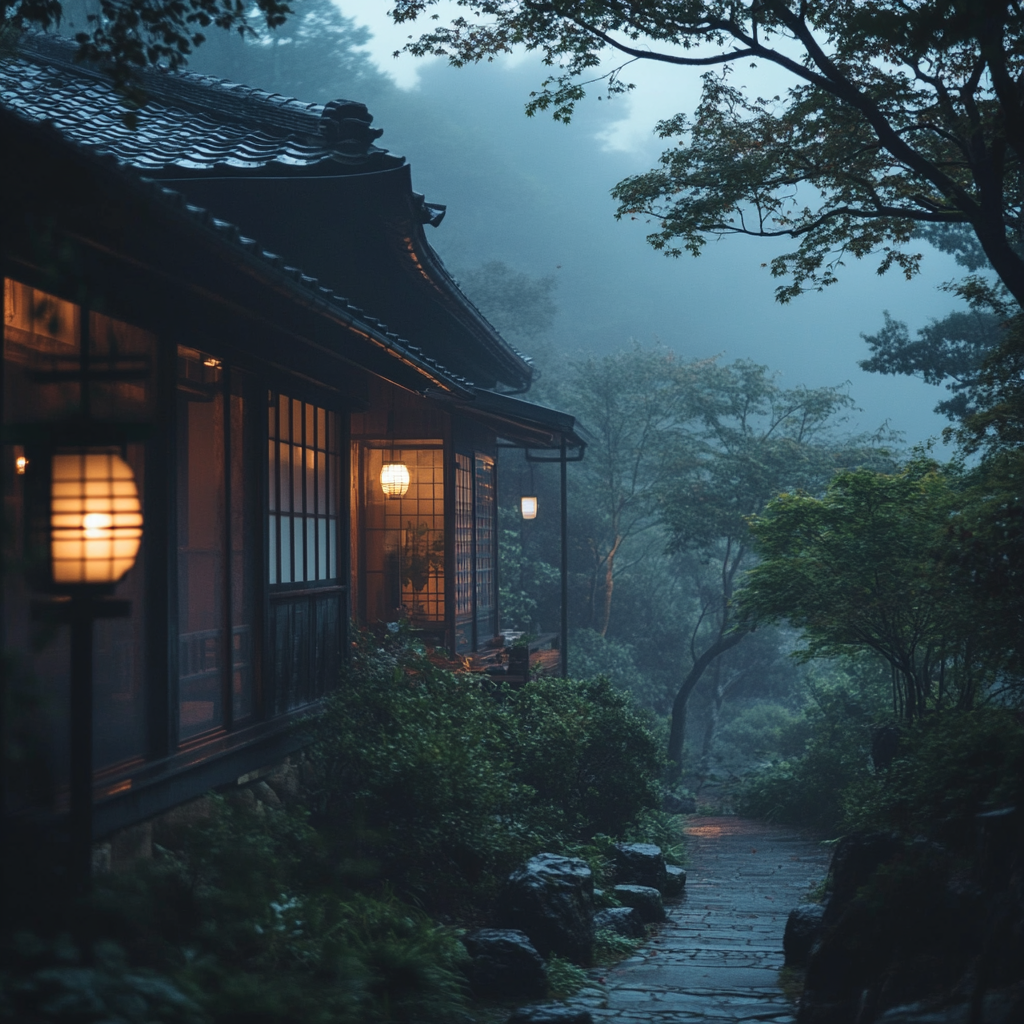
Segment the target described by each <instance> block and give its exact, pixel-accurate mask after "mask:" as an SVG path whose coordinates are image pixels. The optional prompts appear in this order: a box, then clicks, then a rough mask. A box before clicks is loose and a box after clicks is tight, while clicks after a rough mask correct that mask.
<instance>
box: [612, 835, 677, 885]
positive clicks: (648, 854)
mask: <svg viewBox="0 0 1024 1024" xmlns="http://www.w3.org/2000/svg"><path fill="white" fill-rule="evenodd" d="M612 856H613V857H614V858H615V880H616V881H617V882H619V883H620V884H622V885H646V886H649V887H650V888H651V889H657V890H658V892H662V893H663V892H664V891H665V856H664V854H663V853H662V852H661V847H660V846H654V845H653V844H652V843H616V844H615V845H614V846H613V847H612Z"/></svg>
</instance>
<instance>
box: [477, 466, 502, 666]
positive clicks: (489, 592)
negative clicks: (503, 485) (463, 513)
mask: <svg viewBox="0 0 1024 1024" xmlns="http://www.w3.org/2000/svg"><path fill="white" fill-rule="evenodd" d="M474 462H475V464H476V478H475V485H476V486H475V493H474V495H473V497H474V501H473V517H474V524H475V533H476V536H475V538H474V541H475V545H476V564H475V567H474V568H475V570H476V572H475V575H476V642H477V645H478V646H479V644H481V643H482V642H483V641H484V640H489V639H490V638H491V637H493V636H494V635H495V634H496V633H497V632H498V624H497V621H496V618H495V613H496V611H497V607H496V602H495V590H496V587H495V564H496V562H497V551H496V543H495V522H494V518H495V501H494V459H492V458H489V457H488V456H486V455H477V456H476V457H475V459H474Z"/></svg>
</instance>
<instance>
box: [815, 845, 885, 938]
mask: <svg viewBox="0 0 1024 1024" xmlns="http://www.w3.org/2000/svg"><path fill="white" fill-rule="evenodd" d="M899 848H900V844H899V840H898V839H897V837H896V836H895V835H893V834H892V833H891V832H866V833H865V832H855V833H853V834H851V835H848V836H844V837H843V838H842V839H840V840H839V843H838V844H837V845H836V848H835V852H834V853H833V854H832V863H831V865H830V866H829V889H830V896H829V901H828V906H827V907H826V909H825V923H826V924H829V925H830V924H832V923H833V922H834V921H836V920H838V919H839V917H840V915H841V914H842V913H843V911H844V910H845V909H846V908H847V906H848V905H849V904H850V901H851V900H852V899H853V897H854V896H856V895H857V890H858V889H860V888H861V886H863V885H866V884H867V882H868V880H869V879H870V878H871V876H872V875H873V874H874V873H875V872H876V871H877V870H878V868H879V867H880V866H881V865H882V864H885V863H887V862H888V861H890V860H891V859H892V858H893V857H894V856H895V855H896V853H897V851H898V850H899Z"/></svg>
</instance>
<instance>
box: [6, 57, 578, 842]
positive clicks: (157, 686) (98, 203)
mask: <svg viewBox="0 0 1024 1024" xmlns="http://www.w3.org/2000/svg"><path fill="white" fill-rule="evenodd" d="M144 84H145V88H146V91H147V93H148V95H149V97H150V99H149V102H148V104H147V105H146V106H144V107H143V108H142V109H141V110H140V111H139V112H138V115H137V123H136V124H135V125H134V126H129V125H128V124H127V123H126V117H125V113H126V111H125V108H124V106H123V104H122V101H121V99H120V98H119V97H118V95H117V94H116V93H115V92H114V90H113V88H112V86H111V84H110V82H109V81H108V80H107V79H106V78H105V77H104V75H103V74H102V73H101V72H100V71H97V70H94V69H91V68H89V67H83V66H81V65H78V64H76V63H75V62H74V47H73V45H71V44H67V43H64V42H62V41H60V40H56V39H52V38H48V37H26V38H25V39H24V40H23V42H22V43H21V45H20V47H19V50H18V52H17V53H16V54H15V55H13V56H7V57H4V58H3V59H2V60H0V144H2V150H3V156H2V159H0V180H2V191H0V195H2V197H3V198H2V200H0V202H2V208H0V220H2V233H0V250H2V251H0V256H2V266H0V272H2V276H3V278H4V327H3V330H4V350H3V351H4V358H3V438H2V440H3V449H2V452H3V454H2V467H0V469H2V485H3V492H4V501H5V509H6V513H7V523H6V527H7V537H6V542H7V554H6V561H5V572H4V578H3V643H4V647H5V649H6V650H7V651H9V652H13V653H14V654H15V655H16V656H17V659H16V661H17V664H18V665H19V666H20V668H19V669H18V671H19V672H20V673H21V676H20V679H21V682H18V681H17V679H16V680H15V682H14V683H12V685H14V686H16V687H20V688H21V692H22V695H23V696H27V698H28V699H29V700H30V704H31V707H29V708H28V710H25V711H23V712H22V713H21V714H20V715H19V717H18V718H17V720H16V721H14V722H8V723H6V726H5V728H6V729H7V736H6V741H7V742H8V743H10V742H11V741H12V739H14V738H15V737H14V736H13V732H17V733H18V736H17V737H16V738H17V740H18V742H19V743H20V744H21V748H20V749H23V750H24V751H26V756H25V757H24V758H22V760H21V762H19V763H20V764H21V768H15V769H14V770H13V771H12V773H11V775H10V777H9V778H8V779H7V781H6V783H5V786H6V806H7V809H8V811H9V812H12V813H14V812H18V811H19V810H21V809H25V808H29V807H32V806H36V805H39V804H40V802H42V803H45V804H47V806H48V807H49V810H50V812H53V813H59V812H60V810H61V807H62V806H65V805H66V800H67V796H66V794H67V792H68V780H69V774H71V773H69V767H68V759H67V750H68V733H69V729H71V728H72V724H71V719H72V716H70V715H69V710H68V709H69V692H70V689H71V687H70V684H69V674H70V671H71V669H70V667H69V666H70V664H71V662H72V660H73V659H72V658H71V652H70V647H69V643H70V642H69V637H68V633H69V630H68V627H67V626H63V625H60V624H59V623H58V622H57V620H55V619H52V618H51V619H49V620H48V619H47V618H46V613H45V608H44V609H43V612H40V611H39V608H40V607H41V602H42V603H43V604H45V601H46V600H52V595H51V596H50V597H49V598H48V597H47V594H46V592H45V588H41V585H40V584H38V583H37V582H35V578H36V577H35V576H34V575H33V574H34V573H36V572H37V570H38V568H39V567H38V564H37V563H38V561H39V559H40V558H41V557H51V558H52V559H56V558H57V555H56V553H55V552H56V550H57V548H56V541H54V540H52V538H50V540H49V541H48V543H49V545H50V546H49V547H47V543H43V545H42V547H39V546H38V545H35V546H34V541H33V538H34V537H35V538H37V539H38V538H39V537H40V536H42V537H44V540H45V539H46V538H47V537H50V535H49V534H47V530H48V529H49V528H50V526H51V525H52V523H51V521H49V520H47V521H44V522H43V525H42V527H40V526H39V517H38V514H37V513H35V512H33V508H35V507H36V506H35V505H33V498H32V495H33V494H36V495H37V496H38V495H39V494H42V495H43V497H44V499H45V497H46V495H47V494H48V493H49V490H48V488H50V487H51V484H52V486H53V487H54V488H56V486H57V484H56V480H57V476H58V475H59V474H58V469H57V468H55V467H57V466H58V464H59V465H66V464H69V463H67V461H66V460H67V458H68V457H75V458H78V457H79V455H80V454H81V453H82V452H84V451H85V450H86V449H88V450H89V451H91V452H99V453H100V454H104V453H105V457H107V461H108V463H109V464H110V465H114V464H115V463H116V464H117V466H127V467H129V469H130V473H129V474H128V475H129V476H133V477H134V484H135V488H136V490H137V494H138V508H139V516H140V517H141V518H144V525H143V527H142V531H141V541H139V540H138V538H137V534H136V541H135V542H134V543H135V544H136V547H137V548H138V551H137V556H136V557H135V561H134V566H133V567H132V568H131V569H130V570H128V571H127V573H126V574H125V575H124V576H123V579H121V580H120V582H118V583H117V585H116V588H115V590H114V597H115V598H117V599H118V600H121V601H122V602H123V601H127V602H129V604H128V605H124V606H123V607H124V609H125V610H126V611H127V614H123V615H122V616H121V617H119V618H103V619H98V620H97V621H96V622H95V623H94V626H93V634H92V642H93V644H94V652H93V657H92V661H91V670H92V684H93V685H92V695H93V713H92V721H93V725H94V728H93V753H92V761H93V778H92V786H93V789H92V792H93V797H94V800H95V814H94V826H93V832H94V835H96V836H101V835H104V834H107V833H109V832H110V831H112V830H114V829H117V828H120V827H123V826H125V825H127V824H130V823H132V822H135V821H139V820H141V819H144V818H146V817H149V816H151V815H153V814H156V813H158V812H160V811H162V810H163V809H165V808H168V807H170V806H172V805H174V804H176V803H179V802H181V801H182V800H185V799H188V798H190V797H192V796H194V795H197V794H199V793H201V792H203V791H205V790H206V789H208V788H209V787H211V786H216V785H220V784H224V783H227V782H229V781H231V780H234V779H237V778H238V777H240V776H244V775H245V774H246V773H248V772H251V771H253V770H254V769H257V768H259V767H260V766H263V765H266V764H269V763H272V762H274V761H275V760H277V759H280V758H281V757H283V756H285V755H286V754H288V753H289V752H290V751H291V750H293V749H294V748H295V745H296V744H297V743H298V742H299V740H298V739H297V738H296V736H295V734H294V732H293V731H291V730H289V728H288V727H289V725H290V724H291V723H292V722H293V721H294V720H295V719H296V717H297V716H301V715H304V714H307V713H309V712H310V710H311V709H315V707H316V704H317V702H318V701H319V700H321V699H322V698H323V697H324V695H325V694H327V693H328V692H329V691H330V689H331V688H332V687H333V686H335V685H337V683H338V679H339V674H340V671H341V668H342V662H343V659H344V657H345V651H346V649H347V644H348V630H349V628H350V627H349V623H350V622H355V623H357V624H366V625H373V624H375V623H379V622H392V621H395V620H398V619H400V618H404V619H406V620H408V622H409V623H411V624H412V625H413V626H415V627H416V628H418V629H420V630H421V631H422V632H423V634H424V635H425V636H426V637H428V638H429V639H430V640H432V641H433V642H434V643H436V644H439V645H442V646H444V647H447V648H448V649H449V650H451V651H453V652H460V653H465V652H472V651H474V650H477V649H478V648H480V647H482V646H485V645H486V644H487V643H489V642H491V641H492V638H494V636H495V634H496V633H497V630H498V617H497V615H498V609H497V593H498V587H497V584H498V580H497V547H496V540H497V538H496V507H495V493H496V473H497V456H498V450H499V447H500V446H501V445H507V444H511V445H518V446H522V447H529V448H533V449H549V450H552V451H553V452H554V453H557V455H558V457H560V458H563V459H564V458H565V457H566V454H567V453H569V457H572V455H573V453H577V454H578V453H580V452H581V451H582V442H581V441H580V439H579V438H578V436H577V434H576V433H575V431H574V424H573V419H572V417H570V416H567V415H564V414H561V413H558V412H555V411H553V410H549V409H545V408H542V407H540V406H536V405H532V404H530V403H528V402H526V401H524V400H523V399H521V398H517V397H514V396H515V395H516V394H520V393H522V392H525V391H526V389H527V388H528V387H529V385H530V379H531V365H530V362H529V360H528V359H526V358H525V357H524V356H523V355H521V354H520V353H519V352H517V351H516V350H515V349H514V348H512V347H511V346H510V345H509V344H508V343H507V342H506V341H504V340H503V339H502V338H501V337H500V336H499V335H498V333H497V332H496V331H495V330H494V329H493V328H492V327H491V326H490V325H489V324H488V322H487V321H486V320H485V319H484V317H483V316H482V315H481V314H480V313H479V311H478V310H477V309H476V308H475V307H474V306H473V304H472V303H471V302H470V301H469V300H468V299H467V297H466V296H465V295H463V294H462V293H461V291H460V290H459V288H458V286H457V284H456V282H455V281H454V280H453V279H452V277H451V275H450V274H449V273H448V272H447V271H446V269H445V267H444V266H443V264H442V262H441V260H440V259H439V258H438V256H437V254H436V253H435V252H434V251H433V249H432V248H431V247H430V245H429V243H428V241H427V238H426V234H425V231H426V229H427V228H430V227H436V226H437V225H439V224H440V223H441V220H442V218H443V216H444V208H443V207H440V206H437V205H434V204H431V203H428V202H426V201H425V200H424V198H423V197H422V196H421V195H418V194H417V193H415V192H414V191H413V189H412V184H411V176H410V168H409V165H408V163H406V161H405V160H404V159H403V158H401V157H397V156H394V155H392V154H390V153H388V152H386V151H385V150H383V149H380V148H378V147H377V146H376V145H375V142H376V140H377V138H378V136H379V135H380V134H381V133H380V130H379V129H376V128H373V127H372V117H371V116H370V115H369V113H368V112H367V111H366V108H365V107H364V106H362V105H361V104H359V103H353V102H348V101H338V102H336V103H330V104H327V105H326V106H319V105H316V104H305V103H301V102H298V101H296V100H289V99H285V98H282V97H279V96H270V95H267V94H265V93H262V92H259V91H257V90H253V89H249V88H245V87H243V86H239V85H233V84H230V83H225V82H220V81H215V80H212V79H208V78H203V77H201V76H196V75H192V74H164V73H161V72H153V73H150V74H147V75H146V77H145V82H144ZM61 459H64V460H65V461H63V462H62V461H61ZM76 465H77V464H76ZM118 472H121V470H118ZM126 472H127V471H126ZM54 493H55V492H54ZM55 521H56V520H55V519H54V520H53V521H52V522H55ZM88 527H89V524H88V523H87V522H85V520H84V519H83V526H82V528H83V529H84V530H87V529H88ZM102 528H104V527H102V524H101V527H99V528H98V529H101V532H102ZM53 529H54V530H56V527H55V526H54V527H53ZM40 530H41V531H42V532H40ZM54 536H55V534H54ZM40 552H43V554H42V555H41V554H40ZM46 552H49V555H47V554H46ZM54 564H56V563H55V562H54ZM67 571H68V572H73V571H77V570H73V569H72V570H67ZM51 575H52V572H51ZM68 578H70V577H68ZM76 578H78V577H76ZM81 578H84V577H81ZM51 590H52V587H51ZM34 608H35V612H34V611H33V609H34ZM40 615H42V621H41V622H40V621H34V619H39V618H40ZM47 623H49V624H47ZM40 630H42V631H43V633H44V634H45V635H43V636H42V637H41V638H40ZM33 751H34V752H35V753H34V754H33V753H32V752H33Z"/></svg>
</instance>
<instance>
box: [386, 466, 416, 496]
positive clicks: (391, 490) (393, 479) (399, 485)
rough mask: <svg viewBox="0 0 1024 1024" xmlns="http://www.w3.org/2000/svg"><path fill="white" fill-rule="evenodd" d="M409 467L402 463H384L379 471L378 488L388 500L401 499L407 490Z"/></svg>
mask: <svg viewBox="0 0 1024 1024" xmlns="http://www.w3.org/2000/svg"><path fill="white" fill-rule="evenodd" d="M409 479H410V478H409V467H408V466H406V464H405V463H404V462H385V463H384V465H383V466H382V467H381V471H380V486H381V489H382V490H383V491H384V493H385V494H386V495H387V496H388V497H389V498H401V497H402V495H403V494H405V493H406V491H408V490H409Z"/></svg>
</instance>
